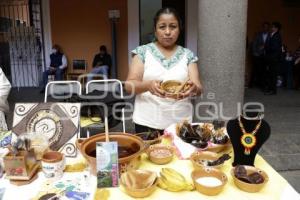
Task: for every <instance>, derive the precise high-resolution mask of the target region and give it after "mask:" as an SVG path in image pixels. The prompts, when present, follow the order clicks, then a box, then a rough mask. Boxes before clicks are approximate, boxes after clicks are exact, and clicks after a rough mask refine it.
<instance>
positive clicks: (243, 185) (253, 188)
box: [231, 165, 269, 193]
mask: <svg viewBox="0 0 300 200" xmlns="http://www.w3.org/2000/svg"><path fill="white" fill-rule="evenodd" d="M244 167H245V169H246V171H247V176H249V175H251V174H253V173H258V174H259V175H261V176H262V178H263V182H261V183H258V184H255V183H247V182H245V181H242V180H240V179H239V178H238V177H236V175H235V173H234V169H235V168H232V169H231V175H232V177H233V181H234V184H235V185H236V186H237V187H238V188H239V189H241V190H243V191H246V192H251V193H254V192H259V191H260V190H261V189H262V188H263V187H264V185H265V184H266V183H267V182H268V180H269V177H268V175H267V173H266V172H264V171H263V170H260V169H258V168H256V167H253V166H247V165H244Z"/></svg>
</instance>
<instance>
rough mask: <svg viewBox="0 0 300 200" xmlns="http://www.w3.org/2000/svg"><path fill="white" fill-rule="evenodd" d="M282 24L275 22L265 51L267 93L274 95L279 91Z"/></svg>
mask: <svg viewBox="0 0 300 200" xmlns="http://www.w3.org/2000/svg"><path fill="white" fill-rule="evenodd" d="M280 29H281V24H280V23H279V22H273V23H272V27H271V32H270V34H269V35H268V38H267V41H266V45H265V51H266V60H267V71H266V76H265V78H266V85H265V86H266V87H265V89H266V91H265V94H266V95H273V94H276V93H277V87H276V83H277V74H278V70H279V65H280V58H281V54H282V50H281V47H282V40H281V35H280V33H279V31H280Z"/></svg>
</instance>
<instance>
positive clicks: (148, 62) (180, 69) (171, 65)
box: [132, 43, 198, 129]
mask: <svg viewBox="0 0 300 200" xmlns="http://www.w3.org/2000/svg"><path fill="white" fill-rule="evenodd" d="M132 53H133V54H136V55H138V56H139V58H140V59H141V60H142V62H143V63H144V75H143V80H162V81H166V80H178V81H185V80H187V78H188V65H189V64H190V63H194V62H197V61H198V58H197V57H196V56H194V54H193V53H192V51H190V50H189V49H186V48H183V47H182V46H177V49H176V51H175V53H174V54H173V56H172V57H171V58H169V59H166V58H165V56H164V55H163V54H162V53H161V52H160V50H159V49H158V47H157V46H156V44H154V43H149V44H147V45H143V46H139V47H137V48H136V49H135V50H133V51H132ZM192 116H193V106H192V104H191V101H190V99H189V98H185V99H182V100H175V99H170V98H160V97H158V96H156V95H152V94H151V93H150V92H149V91H148V92H144V93H141V94H138V95H136V98H135V105H134V112H133V121H134V123H136V124H140V125H143V126H148V127H151V128H155V129H165V128H167V127H168V126H170V125H171V124H173V123H177V122H180V121H182V120H188V121H189V122H191V121H192Z"/></svg>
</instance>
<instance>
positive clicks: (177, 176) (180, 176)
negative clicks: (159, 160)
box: [161, 168, 186, 182]
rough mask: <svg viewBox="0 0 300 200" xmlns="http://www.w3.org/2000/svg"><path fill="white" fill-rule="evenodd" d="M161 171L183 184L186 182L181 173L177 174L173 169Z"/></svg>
mask: <svg viewBox="0 0 300 200" xmlns="http://www.w3.org/2000/svg"><path fill="white" fill-rule="evenodd" d="M161 171H162V173H163V174H165V175H169V176H173V177H175V178H177V179H179V180H180V181H183V182H184V181H186V180H185V178H184V176H182V175H181V174H180V173H179V172H177V171H176V170H174V169H172V168H162V170H161Z"/></svg>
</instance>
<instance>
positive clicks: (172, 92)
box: [160, 80, 183, 98]
mask: <svg viewBox="0 0 300 200" xmlns="http://www.w3.org/2000/svg"><path fill="white" fill-rule="evenodd" d="M182 84H183V83H182V82H180V81H176V80H168V81H164V82H162V83H161V85H160V88H161V89H162V90H163V91H165V92H166V95H167V96H168V97H170V98H177V97H178V89H179V88H180V87H181V85H182Z"/></svg>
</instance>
